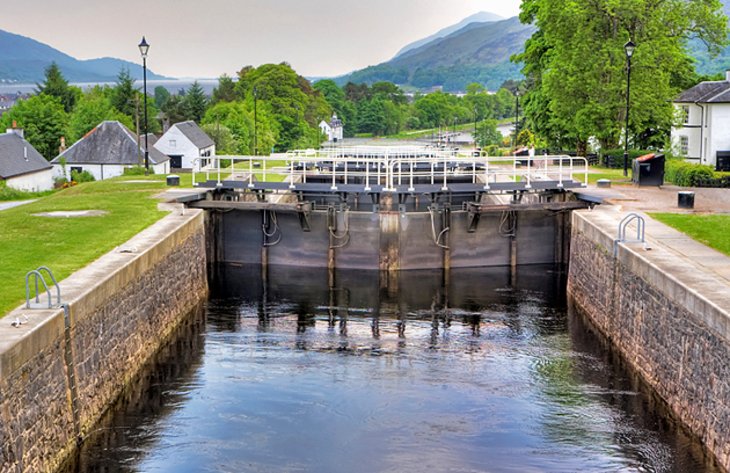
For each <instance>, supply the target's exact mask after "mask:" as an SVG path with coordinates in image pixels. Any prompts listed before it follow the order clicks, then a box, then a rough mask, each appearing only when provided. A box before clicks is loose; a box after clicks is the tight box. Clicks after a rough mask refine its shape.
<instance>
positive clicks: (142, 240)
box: [0, 204, 204, 383]
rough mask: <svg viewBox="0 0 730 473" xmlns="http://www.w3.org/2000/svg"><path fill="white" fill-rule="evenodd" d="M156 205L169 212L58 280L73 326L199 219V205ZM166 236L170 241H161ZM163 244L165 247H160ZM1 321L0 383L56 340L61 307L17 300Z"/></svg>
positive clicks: (155, 260)
mask: <svg viewBox="0 0 730 473" xmlns="http://www.w3.org/2000/svg"><path fill="white" fill-rule="evenodd" d="M161 208H163V209H164V210H170V209H173V213H171V214H170V215H167V216H165V217H163V218H162V219H161V220H159V221H157V222H155V223H154V224H152V225H151V226H150V227H148V228H146V229H145V230H143V231H142V232H140V233H139V234H137V235H135V236H134V237H132V238H131V239H130V240H128V241H127V242H126V243H124V244H122V245H120V246H119V247H117V248H114V249H113V250H111V251H110V252H108V253H106V254H105V255H103V256H101V257H100V258H99V259H97V260H96V261H94V262H92V263H90V264H89V265H87V266H86V267H84V268H82V269H80V270H78V271H76V272H75V273H73V274H72V275H70V276H69V277H68V278H66V279H64V280H63V281H60V282H59V285H60V287H61V297H62V302H65V303H67V304H69V306H70V308H71V325H72V326H73V325H75V323H76V322H77V321H78V317H83V314H91V313H93V311H94V309H95V308H96V307H98V306H99V305H100V304H102V303H103V302H104V301H103V300H101V299H102V298H101V297H100V295H103V296H104V297H103V299H104V300H106V299H108V296H109V295H110V294H114V293H115V292H117V291H118V290H119V289H120V288H123V287H124V286H125V285H126V284H127V283H129V282H130V281H131V280H132V279H133V278H134V277H135V275H138V274H142V273H144V272H146V271H147V270H149V269H150V268H152V267H154V266H155V265H156V264H157V263H158V262H160V261H161V260H162V259H163V258H164V257H165V256H167V254H169V252H170V251H171V249H174V248H176V247H177V246H178V245H179V243H181V242H183V241H185V240H186V239H187V238H188V237H190V236H191V235H192V234H193V233H195V232H196V231H197V230H198V229H199V228H202V227H203V225H204V219H203V215H204V213H203V211H202V210H194V209H182V208H181V207H179V206H172V207H171V206H168V205H164V204H162V205H161ZM165 242H169V244H166V245H161V244H162V243H165ZM162 246H164V247H165V248H167V251H160V250H159V248H160V247H162ZM127 250H130V251H131V252H127ZM79 314H81V315H79ZM16 319H18V320H20V321H21V325H20V326H19V327H13V326H12V325H11V323H12V322H13V321H15V320H16ZM0 322H2V325H0V383H2V382H3V380H4V379H6V378H7V377H8V376H9V375H11V374H12V373H14V372H15V371H17V370H18V369H20V368H21V367H22V366H23V365H24V364H25V363H26V362H27V361H28V360H30V359H31V358H32V357H33V356H36V355H37V354H38V353H40V352H42V351H43V350H44V349H45V348H47V347H49V346H51V345H52V344H54V343H57V342H58V340H59V339H60V337H61V335H62V334H63V331H64V313H63V310H62V309H58V308H54V309H46V310H28V309H26V308H25V305H22V306H20V307H18V308H17V309H15V310H13V311H12V312H10V313H9V314H7V315H6V316H5V317H3V318H2V319H0Z"/></svg>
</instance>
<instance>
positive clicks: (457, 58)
mask: <svg viewBox="0 0 730 473" xmlns="http://www.w3.org/2000/svg"><path fill="white" fill-rule="evenodd" d="M534 31H535V28H534V27H533V26H530V25H523V24H522V23H520V20H519V18H517V17H514V18H509V19H507V20H501V21H492V22H487V23H468V24H467V25H466V26H463V27H462V28H461V29H459V30H457V31H455V32H453V33H451V34H449V35H447V36H445V37H443V38H437V39H434V40H432V41H430V42H429V43H426V44H423V45H421V46H419V47H416V48H413V49H410V50H407V51H405V52H403V53H401V54H399V55H398V56H396V57H394V58H393V59H391V60H390V61H387V62H384V63H382V64H378V65H376V66H370V67H367V68H365V69H362V70H360V71H355V72H353V73H351V74H348V75H345V76H342V77H338V78H335V82H337V83H338V84H340V85H342V84H345V83H347V82H348V81H352V82H365V83H373V82H378V81H390V82H394V83H396V84H399V85H408V86H413V87H417V88H421V89H425V88H430V87H434V86H443V88H444V90H447V91H463V90H465V89H466V86H467V85H468V84H470V83H472V82H479V83H481V84H484V85H485V86H486V87H487V88H489V89H491V90H496V89H497V88H499V86H500V85H501V84H502V83H503V82H504V81H505V80H507V79H519V78H520V77H521V73H520V66H519V65H518V64H513V63H512V62H510V60H509V58H510V56H512V55H513V54H516V53H518V52H520V51H522V49H523V46H524V44H525V41H526V40H527V39H528V38H529V37H530V36H531V35H532V33H533V32H534Z"/></svg>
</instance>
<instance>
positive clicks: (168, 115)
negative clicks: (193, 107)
mask: <svg viewBox="0 0 730 473" xmlns="http://www.w3.org/2000/svg"><path fill="white" fill-rule="evenodd" d="M162 115H163V120H164V121H165V122H166V123H167V125H172V124H174V123H179V122H184V121H185V120H186V118H185V117H186V114H185V107H184V105H183V99H182V97H180V96H179V95H171V96H170V97H169V98H168V99H167V101H166V102H165V105H163V107H162Z"/></svg>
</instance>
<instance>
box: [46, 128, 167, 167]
mask: <svg viewBox="0 0 730 473" xmlns="http://www.w3.org/2000/svg"><path fill="white" fill-rule="evenodd" d="M152 136H154V135H150V140H149V141H150V143H149V147H150V163H152V164H159V163H162V162H165V161H167V160H169V159H170V158H169V157H167V156H165V155H164V154H162V153H161V152H159V151H157V149H155V148H153V147H152V144H153V143H154V141H153V140H152V139H151V138H152ZM155 139H156V138H155ZM61 158H65V159H66V163H67V164H117V165H124V166H135V165H138V164H143V161H144V135H143V136H142V140H141V141H140V145H139V146H137V135H135V134H134V133H132V132H131V131H130V130H129V128H127V127H126V126H124V125H122V124H121V123H119V122H117V121H106V122H101V123H100V124H99V125H97V127H96V128H94V129H93V130H91V131H90V132H88V133H87V134H86V136H84V137H83V138H81V139H80V140H79V141H77V142H76V143H74V144H73V145H72V146H71V147H70V148H68V149H67V150H66V151H64V152H63V153H61V154H60V155H58V156H57V157H56V159H54V160H53V161H51V163H53V164H58V163H60V162H61Z"/></svg>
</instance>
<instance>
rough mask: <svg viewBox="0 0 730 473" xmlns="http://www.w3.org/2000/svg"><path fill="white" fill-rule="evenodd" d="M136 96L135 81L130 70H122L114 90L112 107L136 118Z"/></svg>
mask: <svg viewBox="0 0 730 473" xmlns="http://www.w3.org/2000/svg"><path fill="white" fill-rule="evenodd" d="M135 95H136V94H135V89H134V79H132V76H131V75H130V74H129V69H122V70H120V71H119V75H118V76H117V83H116V85H115V86H114V88H113V89H112V95H111V101H112V105H113V106H114V108H116V109H117V110H119V111H120V112H122V113H123V114H125V115H128V116H130V117H134V116H136V113H137V110H138V107H137V99H136V98H135Z"/></svg>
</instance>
